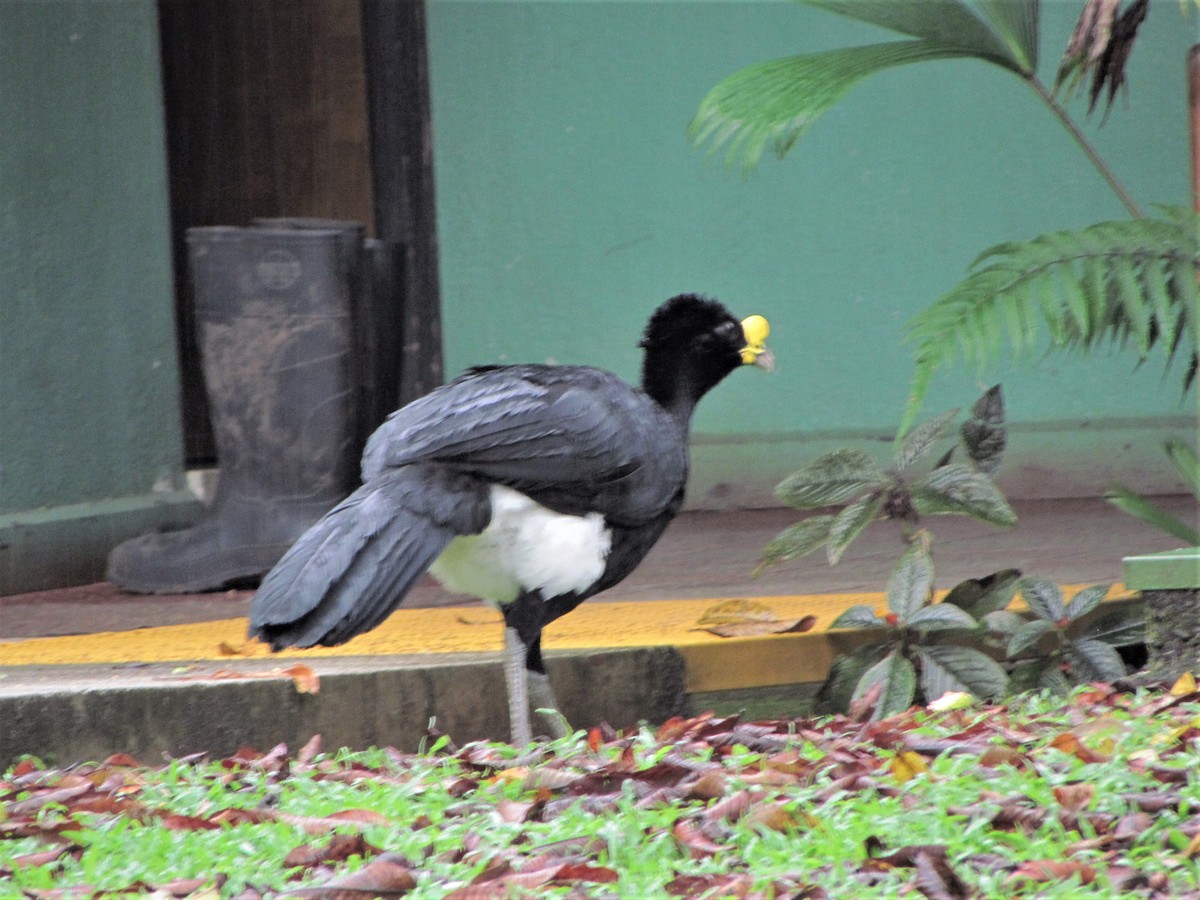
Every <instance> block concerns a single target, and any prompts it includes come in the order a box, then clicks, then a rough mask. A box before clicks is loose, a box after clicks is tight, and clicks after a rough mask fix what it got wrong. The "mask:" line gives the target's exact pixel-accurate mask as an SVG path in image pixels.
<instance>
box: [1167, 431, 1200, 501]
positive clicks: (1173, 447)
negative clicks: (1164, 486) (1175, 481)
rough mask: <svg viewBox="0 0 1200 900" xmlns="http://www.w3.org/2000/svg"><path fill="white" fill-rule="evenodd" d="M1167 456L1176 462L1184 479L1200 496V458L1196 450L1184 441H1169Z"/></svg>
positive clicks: (1193, 491)
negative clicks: (1199, 458)
mask: <svg viewBox="0 0 1200 900" xmlns="http://www.w3.org/2000/svg"><path fill="white" fill-rule="evenodd" d="M1166 447H1167V456H1168V457H1170V459H1171V462H1173V463H1174V464H1175V468H1176V469H1177V470H1178V471H1179V474H1180V475H1182V476H1183V480H1184V481H1186V482H1187V483H1188V487H1190V488H1191V489H1192V493H1193V494H1195V495H1196V496H1197V497H1198V498H1200V460H1198V459H1197V458H1196V451H1195V450H1193V449H1192V448H1191V447H1189V446H1188V445H1187V444H1185V443H1184V442H1183V441H1167V444H1166Z"/></svg>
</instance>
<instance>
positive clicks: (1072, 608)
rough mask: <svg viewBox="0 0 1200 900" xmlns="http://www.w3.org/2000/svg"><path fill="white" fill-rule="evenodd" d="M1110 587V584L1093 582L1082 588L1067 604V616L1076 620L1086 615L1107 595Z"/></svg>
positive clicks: (1073, 620)
mask: <svg viewBox="0 0 1200 900" xmlns="http://www.w3.org/2000/svg"><path fill="white" fill-rule="evenodd" d="M1111 588H1112V585H1111V584H1093V585H1092V586H1091V587H1088V588H1084V589H1083V590H1082V591H1080V592H1079V593H1077V594H1076V595H1075V596H1074V597H1072V598H1071V601H1070V602H1069V603H1068V604H1067V618H1068V619H1070V620H1071V621H1072V622H1077V621H1078V620H1079V619H1081V618H1083V617H1084V616H1086V615H1087V614H1088V613H1090V612H1091V611H1092V610H1093V609H1095V608H1096V607H1097V606H1099V605H1100V601H1101V600H1103V599H1104V598H1105V597H1107V596H1108V592H1109V590H1110V589H1111Z"/></svg>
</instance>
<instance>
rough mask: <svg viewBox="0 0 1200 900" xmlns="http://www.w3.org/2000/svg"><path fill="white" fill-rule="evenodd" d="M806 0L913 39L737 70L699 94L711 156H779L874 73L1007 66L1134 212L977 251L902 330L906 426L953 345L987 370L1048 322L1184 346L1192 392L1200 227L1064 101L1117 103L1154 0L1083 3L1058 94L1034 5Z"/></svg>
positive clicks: (1024, 0) (1073, 335)
mask: <svg viewBox="0 0 1200 900" xmlns="http://www.w3.org/2000/svg"><path fill="white" fill-rule="evenodd" d="M800 2H803V3H806V4H807V5H809V6H814V7H817V8H819V9H824V10H828V11H829V12H833V13H837V14H839V15H843V16H846V17H848V18H851V19H856V20H858V21H861V22H867V23H870V24H873V25H878V26H880V27H883V28H886V29H889V30H891V31H894V32H898V33H900V34H901V35H904V37H905V39H904V40H900V41H892V42H887V43H878V44H869V45H866V46H860V47H849V48H844V49H839V50H831V51H826V52H822V53H810V54H802V55H799V56H792V57H788V58H785V59H779V60H772V61H769V62H764V63H759V64H757V65H754V66H750V67H748V68H746V69H743V70H741V71H739V72H736V73H734V74H733V75H731V76H729V77H728V78H726V79H724V80H723V81H721V82H720V83H718V84H717V85H716V86H715V87H714V88H713V89H712V90H711V91H710V92H709V93H708V95H707V96H706V97H705V98H704V100H703V101H702V102H701V104H700V108H699V110H698V111H697V113H696V115H695V117H694V118H693V120H692V124H691V128H690V133H691V136H692V139H693V141H695V142H696V143H705V142H708V143H709V144H710V146H711V147H712V148H713V149H714V150H716V149H719V148H721V147H725V148H726V151H727V154H726V158H727V160H728V161H730V162H732V161H734V160H737V159H740V160H741V161H742V164H743V166H744V167H746V168H751V167H753V166H754V165H755V164H756V163H757V161H758V160H759V158H760V157H761V156H762V154H763V152H764V151H765V149H766V148H767V146H771V147H773V149H774V151H775V153H776V155H777V156H779V157H781V158H782V157H783V156H784V155H785V154H786V153H787V152H788V151H789V150H790V149H791V148H792V147H793V146H794V145H795V143H796V141H797V140H798V139H799V138H800V137H801V135H803V134H804V132H805V131H806V130H807V129H808V128H809V127H810V126H811V125H812V124H813V122H815V121H816V119H817V118H819V117H820V116H821V115H822V114H823V113H824V112H826V111H827V110H829V109H830V108H831V107H832V106H834V105H835V104H836V103H837V102H838V101H839V100H840V99H841V98H842V97H843V96H844V95H845V94H846V93H847V92H848V91H849V90H850V89H851V88H852V87H854V85H856V84H857V83H858V82H859V81H861V80H862V79H864V78H866V77H867V76H869V75H872V74H874V73H876V72H879V71H882V70H884V69H888V68H892V67H895V66H899V65H905V64H909V63H916V62H924V61H930V60H938V59H951V58H963V59H976V60H980V61H982V62H986V63H988V64H990V65H994V66H998V67H999V68H1001V69H1003V70H1005V71H1007V72H1010V73H1012V74H1013V75H1015V76H1017V77H1018V78H1020V79H1021V80H1022V81H1023V82H1024V83H1026V84H1027V85H1028V86H1029V87H1030V88H1031V89H1032V90H1033V92H1034V93H1035V94H1036V96H1037V97H1038V98H1039V100H1040V101H1041V102H1042V103H1043V104H1044V105H1045V106H1046V107H1047V108H1048V109H1049V110H1050V112H1051V113H1052V114H1053V115H1054V116H1055V118H1056V119H1057V120H1058V121H1059V122H1060V123H1061V124H1062V126H1063V127H1064V128H1065V129H1066V130H1067V132H1068V133H1069V134H1070V135H1071V137H1072V138H1073V139H1074V140H1075V142H1076V143H1077V144H1078V145H1079V147H1080V149H1081V150H1082V151H1083V153H1084V155H1085V156H1086V157H1087V159H1088V160H1089V162H1090V163H1091V164H1092V165H1093V166H1094V167H1095V168H1096V170H1097V171H1098V172H1099V173H1100V175H1101V176H1102V177H1103V178H1104V180H1105V181H1106V182H1107V183H1108V185H1109V187H1110V188H1111V189H1112V191H1113V193H1114V194H1115V195H1116V196H1117V197H1118V198H1119V199H1120V201H1121V202H1122V203H1123V204H1124V205H1125V207H1126V209H1128V210H1129V213H1130V215H1131V216H1132V217H1133V221H1128V222H1108V223H1102V224H1100V225H1096V226H1093V227H1091V228H1086V229H1083V230H1082V231H1077V232H1068V231H1059V232H1054V233H1051V234H1046V235H1042V236H1040V237H1036V238H1033V239H1032V240H1028V241H1021V242H1011V243H1007V244H1003V245H1000V246H997V247H993V248H991V249H989V250H987V251H985V252H984V253H983V254H981V255H980V257H979V258H978V259H977V260H976V261H975V263H974V264H973V265H972V268H973V269H976V271H974V272H972V273H971V274H970V275H969V276H968V277H967V278H966V279H965V280H964V281H963V282H962V283H960V284H959V285H958V286H956V287H955V288H953V289H952V290H951V291H950V292H948V293H947V294H946V295H944V296H943V297H942V298H941V299H939V300H938V301H937V302H936V303H935V304H934V305H933V306H932V307H931V308H929V309H928V310H926V311H925V312H923V313H921V314H920V315H918V316H917V317H915V318H914V319H913V320H912V322H911V323H910V325H909V327H908V338H909V340H910V341H911V342H912V343H913V344H914V345H915V357H916V363H917V370H916V373H915V375H914V378H913V382H912V387H911V390H910V393H909V398H908V402H907V404H906V407H905V410H904V413H903V415H902V417H901V423H900V428H899V435H903V434H905V433H906V431H907V430H908V428H909V427H910V426H911V425H912V423H913V421H914V420H915V418H916V416H917V414H918V412H919V410H920V407H921V405H922V403H923V401H924V397H925V394H926V392H927V389H928V386H929V382H930V379H931V376H932V373H933V372H934V370H936V369H937V368H938V367H939V366H942V365H945V364H947V363H949V362H951V361H952V360H953V359H954V357H955V354H956V352H957V353H959V354H960V355H961V356H962V357H963V358H964V359H965V360H967V361H972V360H973V361H976V362H978V363H980V364H981V365H983V364H987V363H990V362H993V361H994V360H995V358H996V357H997V356H998V354H999V350H1000V347H1001V345H1002V344H1003V342H1004V341H1005V340H1008V342H1009V343H1010V345H1011V347H1012V348H1013V349H1014V350H1017V351H1022V350H1026V349H1029V348H1031V347H1032V346H1033V345H1034V344H1035V343H1036V342H1037V341H1038V328H1037V322H1038V321H1039V319H1041V320H1043V321H1044V323H1045V325H1046V330H1047V332H1048V336H1049V344H1050V347H1051V349H1055V350H1059V349H1065V348H1070V347H1082V348H1084V349H1087V348H1091V347H1093V346H1096V345H1097V344H1099V343H1101V342H1102V341H1104V340H1105V339H1108V340H1111V341H1112V342H1113V343H1115V344H1117V345H1120V346H1123V345H1125V343H1126V342H1127V341H1128V339H1129V338H1131V337H1132V339H1133V345H1134V347H1135V350H1136V353H1137V354H1138V356H1139V359H1145V358H1146V357H1147V355H1148V353H1149V351H1150V349H1151V348H1152V347H1153V346H1155V345H1156V344H1158V345H1161V346H1163V347H1166V348H1167V358H1168V365H1169V364H1170V361H1171V360H1173V359H1175V358H1176V357H1177V356H1178V355H1180V354H1179V351H1180V349H1181V348H1183V347H1186V350H1184V353H1183V355H1184V356H1185V357H1186V358H1187V360H1188V362H1187V368H1186V371H1185V375H1184V389H1185V390H1187V389H1188V388H1189V387H1190V386H1192V385H1193V384H1194V382H1195V375H1196V367H1197V359H1198V356H1197V351H1198V349H1200V313H1198V312H1197V308H1198V300H1197V289H1196V280H1195V276H1196V266H1197V262H1198V261H1200V242H1198V240H1197V235H1198V234H1200V220H1197V217H1196V216H1195V215H1193V214H1192V213H1191V212H1188V211H1185V210H1182V209H1174V208H1168V209H1166V210H1165V212H1164V214H1163V215H1162V216H1160V217H1156V218H1147V217H1145V216H1144V215H1143V213H1142V211H1141V209H1140V208H1139V206H1138V205H1137V203H1136V202H1135V201H1134V200H1133V198H1132V197H1131V196H1130V194H1129V192H1128V191H1127V190H1126V189H1125V187H1124V186H1123V185H1122V184H1121V182H1120V181H1119V180H1118V179H1117V178H1116V176H1115V174H1114V173H1113V171H1112V170H1111V168H1110V167H1109V166H1108V165H1107V163H1105V161H1104V160H1103V158H1102V157H1101V156H1100V154H1099V153H1098V152H1097V151H1096V149H1095V147H1093V146H1092V144H1091V142H1090V141H1088V139H1087V137H1086V135H1084V133H1083V132H1082V131H1081V130H1080V128H1079V127H1078V126H1077V125H1076V124H1075V122H1074V121H1073V119H1072V118H1071V116H1070V115H1069V114H1068V113H1067V111H1066V108H1065V107H1064V106H1063V104H1062V102H1060V100H1059V96H1058V95H1069V94H1070V93H1071V92H1072V91H1073V90H1074V88H1075V87H1077V86H1079V85H1080V84H1083V83H1085V82H1087V81H1088V79H1091V86H1090V91H1089V93H1090V105H1089V111H1090V110H1091V108H1092V107H1094V106H1095V104H1096V101H1097V99H1098V97H1099V96H1100V94H1101V93H1102V91H1103V89H1104V87H1105V86H1107V88H1108V102H1109V104H1110V106H1111V103H1112V101H1113V99H1114V98H1115V95H1116V93H1117V91H1118V90H1119V89H1120V87H1121V86H1122V84H1123V81H1124V64H1125V61H1126V60H1127V58H1128V55H1129V52H1130V50H1131V49H1132V45H1133V42H1134V39H1135V37H1136V35H1137V29H1138V26H1139V24H1140V23H1141V21H1142V19H1143V18H1144V17H1145V15H1146V11H1147V7H1148V3H1147V0H1133V2H1132V3H1131V4H1130V5H1129V6H1128V7H1127V8H1126V9H1125V10H1124V11H1123V12H1121V13H1120V15H1119V16H1118V15H1117V9H1118V6H1119V0H1088V2H1087V3H1086V4H1085V6H1084V11H1083V15H1081V17H1080V20H1079V24H1078V26H1077V27H1076V30H1075V33H1074V34H1073V36H1072V38H1071V42H1070V44H1069V45H1068V47H1067V51H1066V53H1065V54H1064V58H1063V61H1062V64H1061V65H1060V66H1059V70H1058V77H1057V80H1056V84H1055V88H1054V90H1051V89H1050V88H1048V87H1047V86H1046V85H1045V84H1044V83H1043V82H1042V81H1041V80H1040V79H1039V78H1038V76H1037V62H1038V53H1039V46H1038V45H1039V40H1038V30H1039V19H1040V3H1039V0H977V2H974V3H968V2H966V0H924V2H921V3H895V2H888V0H800ZM983 263H987V265H985V266H983V267H982V268H978V267H979V266H981V264H983Z"/></svg>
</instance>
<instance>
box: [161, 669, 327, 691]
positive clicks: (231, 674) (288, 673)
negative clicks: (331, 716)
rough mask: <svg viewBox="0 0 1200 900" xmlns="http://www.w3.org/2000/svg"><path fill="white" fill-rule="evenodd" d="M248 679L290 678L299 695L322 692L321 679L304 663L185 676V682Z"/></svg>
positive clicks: (183, 678) (220, 670)
mask: <svg viewBox="0 0 1200 900" xmlns="http://www.w3.org/2000/svg"><path fill="white" fill-rule="evenodd" d="M246 678H290V679H292V683H293V684H295V685H296V693H298V694H317V693H320V691H321V677H320V676H319V675H317V673H316V672H314V671H313V670H312V669H311V668H309V667H308V666H306V665H304V664H303V663H296V664H295V665H291V666H287V667H286V668H280V669H268V670H266V671H263V672H238V671H235V670H234V669H217V670H216V671H215V672H209V673H208V674H207V675H184V676H182V678H181V680H183V681H223V680H226V679H229V680H240V679H246Z"/></svg>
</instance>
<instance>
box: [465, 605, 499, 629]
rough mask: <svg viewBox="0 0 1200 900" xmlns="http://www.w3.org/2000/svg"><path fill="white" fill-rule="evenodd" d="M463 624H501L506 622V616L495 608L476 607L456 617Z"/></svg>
mask: <svg viewBox="0 0 1200 900" xmlns="http://www.w3.org/2000/svg"><path fill="white" fill-rule="evenodd" d="M454 618H455V619H457V620H458V622H459V623H461V624H463V625H488V626H492V625H500V624H502V623H503V622H504V617H503V616H502V615H500V613H498V612H497V611H496V610H494V609H475V610H471V611H470V612H461V613H459V614H458V615H457V616H455V617H454Z"/></svg>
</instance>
